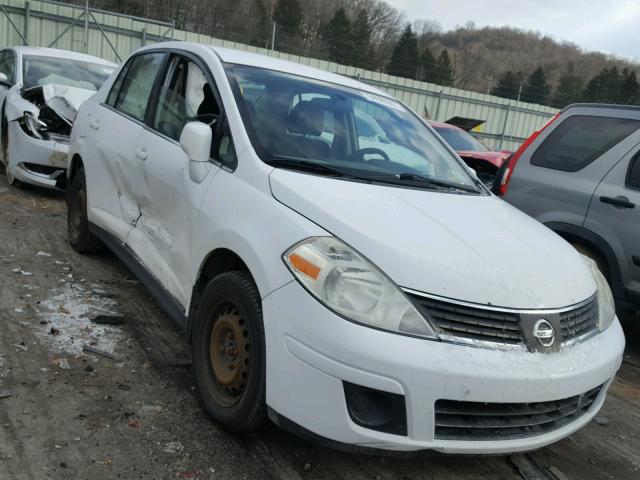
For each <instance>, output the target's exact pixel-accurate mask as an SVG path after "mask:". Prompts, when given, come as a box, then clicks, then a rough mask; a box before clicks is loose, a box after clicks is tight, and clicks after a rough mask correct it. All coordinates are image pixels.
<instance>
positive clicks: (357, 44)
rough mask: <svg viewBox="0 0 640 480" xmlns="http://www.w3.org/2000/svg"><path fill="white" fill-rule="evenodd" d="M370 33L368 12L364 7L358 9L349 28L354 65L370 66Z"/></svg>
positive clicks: (371, 31) (371, 63)
mask: <svg viewBox="0 0 640 480" xmlns="http://www.w3.org/2000/svg"><path fill="white" fill-rule="evenodd" d="M372 33H373V30H372V28H371V21H370V20H369V14H368V13H367V11H366V10H365V9H364V8H362V9H360V10H359V11H358V13H357V15H356V18H355V19H354V20H353V25H352V28H351V42H352V44H353V51H354V55H353V58H352V63H353V65H355V66H356V67H360V68H372V65H373V62H372V59H371V54H372V53H373V52H372V48H371V35H372Z"/></svg>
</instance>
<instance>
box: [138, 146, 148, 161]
mask: <svg viewBox="0 0 640 480" xmlns="http://www.w3.org/2000/svg"><path fill="white" fill-rule="evenodd" d="M148 155H149V154H148V153H147V151H146V150H145V149H144V148H136V157H138V158H139V159H140V160H146V159H147V156H148Z"/></svg>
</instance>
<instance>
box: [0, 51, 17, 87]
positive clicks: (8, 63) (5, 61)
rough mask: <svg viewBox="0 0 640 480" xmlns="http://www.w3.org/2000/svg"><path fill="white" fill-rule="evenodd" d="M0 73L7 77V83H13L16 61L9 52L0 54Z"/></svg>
mask: <svg viewBox="0 0 640 480" xmlns="http://www.w3.org/2000/svg"><path fill="white" fill-rule="evenodd" d="M0 73H4V74H5V75H6V76H7V79H8V81H9V83H13V82H14V81H15V74H16V59H15V56H14V54H13V52H12V51H11V50H4V51H3V52H0Z"/></svg>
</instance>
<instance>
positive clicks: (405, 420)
mask: <svg viewBox="0 0 640 480" xmlns="http://www.w3.org/2000/svg"><path fill="white" fill-rule="evenodd" d="M363 119H364V120H365V121H366V120H368V121H369V123H370V124H372V125H373V127H371V125H370V126H369V128H367V126H366V125H364V124H363V122H362V120H363ZM372 120H373V121H375V124H373V123H372ZM374 137H375V138H374ZM69 158H70V159H71V161H70V165H69V171H68V175H67V176H68V179H69V180H68V182H69V188H68V189H67V192H68V193H67V205H68V216H67V219H68V225H67V228H68V236H69V243H70V244H71V246H72V247H73V248H74V249H75V250H76V251H78V252H81V253H90V252H94V251H96V250H99V249H100V248H102V247H104V246H105V245H106V246H107V247H109V248H110V249H111V250H113V251H114V252H115V253H116V254H117V255H118V256H120V258H121V259H122V260H123V261H124V262H125V263H126V264H127V266H128V267H129V268H130V269H131V270H132V271H133V272H134V273H135V274H136V275H137V276H138V278H139V279H140V280H141V282H143V283H144V284H145V285H146V286H147V287H148V288H149V289H150V291H151V293H153V294H154V295H155V296H156V298H157V299H158V301H159V302H160V304H161V305H162V306H163V307H164V308H165V309H166V310H167V312H168V313H169V314H170V315H171V316H172V317H173V318H174V319H175V320H176V322H178V324H179V325H181V326H183V327H184V329H185V332H186V333H187V336H188V339H189V341H190V343H191V349H192V355H193V370H194V373H195V377H196V384H197V386H198V391H199V393H200V396H201V398H202V402H203V405H204V407H205V409H206V411H207V413H209V415H210V416H211V417H212V418H213V419H215V420H216V422H218V424H220V425H221V426H223V427H224V428H226V429H228V430H231V431H251V430H255V429H256V428H258V427H259V426H260V424H261V423H262V422H263V421H265V420H266V418H267V417H268V418H270V419H271V420H273V421H274V422H276V423H277V424H278V425H280V426H282V427H283V428H286V429H289V430H292V431H294V432H296V433H297V434H300V435H303V436H307V437H310V438H313V439H316V440H319V441H323V442H326V443H328V444H329V445H333V446H335V447H338V448H345V449H349V450H352V451H353V450H355V451H371V450H372V449H375V450H376V451H377V450H381V449H385V450H421V449H435V450H441V451H444V452H452V453H501V452H515V451H523V450H531V449H534V448H538V447H542V446H544V445H548V444H550V443H552V442H555V441H558V440H560V439H562V438H564V437H566V436H568V435H571V434H572V433H573V432H575V431H576V430H578V429H580V428H581V427H583V426H584V425H586V424H587V423H588V422H589V421H590V420H591V419H592V418H593V417H594V416H595V415H596V413H597V412H598V410H599V409H600V407H601V406H602V404H603V402H604V399H605V395H606V392H607V389H608V388H609V385H610V384H611V382H612V380H613V378H614V376H615V374H616V371H617V370H618V367H619V366H620V363H621V360H622V353H623V349H624V336H623V332H622V328H621V327H620V323H619V322H618V320H617V318H616V315H615V311H614V307H613V299H612V297H611V291H610V289H609V287H608V285H607V282H606V280H605V279H604V277H603V276H602V274H601V273H600V272H599V271H598V269H597V267H595V264H594V263H593V262H592V261H590V260H588V259H584V258H582V257H581V256H580V254H578V252H577V251H576V250H575V249H574V248H573V247H572V246H571V245H569V244H568V243H567V242H565V241H564V240H563V239H561V238H560V237H558V236H557V235H555V234H554V233H553V232H551V230H549V229H547V228H546V227H544V226H543V225H541V224H540V223H538V222H537V221H535V220H533V219H532V218H530V217H528V216H526V215H525V214H523V213H522V212H520V211H518V210H516V209H515V208H513V207H511V206H510V205H508V204H507V203H505V202H503V201H501V200H500V199H498V198H496V197H495V196H493V195H492V194H491V193H490V192H489V191H488V189H487V188H486V187H485V186H484V185H483V184H482V183H481V182H480V181H479V180H478V179H477V178H476V177H475V175H474V174H473V173H472V172H471V170H470V169H469V168H468V167H467V166H466V165H465V164H464V163H463V161H462V160H461V159H460V157H458V156H457V155H456V153H455V152H454V151H453V150H452V149H451V147H449V146H448V145H447V144H446V143H445V142H444V140H443V139H442V138H441V137H440V136H439V135H437V134H436V133H435V132H434V130H433V129H432V128H431V127H429V126H428V125H427V124H426V123H425V122H424V121H423V120H422V119H421V118H420V117H419V116H418V115H416V114H415V112H412V111H411V110H409V109H408V108H406V107H405V106H404V105H403V104H402V103H400V102H398V101H397V100H395V99H393V98H392V97H390V96H389V95H387V94H386V93H384V92H381V91H379V90H377V89H375V88H373V87H371V86H368V85H364V84H362V83H360V82H356V81H355V80H352V79H349V78H345V77H341V76H339V75H334V74H331V73H328V72H323V71H321V70H316V69H313V68H310V67H308V66H304V65H297V64H294V63H290V62H285V61H282V60H278V59H274V58H269V57H264V56H260V55H256V54H252V53H248V52H238V51H234V50H227V49H224V48H213V47H211V46H207V45H197V44H191V43H182V42H167V43H161V44H157V45H153V46H149V47H145V48H143V49H141V50H139V51H137V52H135V53H134V54H133V55H132V56H131V57H130V58H129V59H128V60H127V61H126V62H125V64H124V65H123V67H122V68H121V69H120V71H119V72H118V73H117V74H114V75H113V76H112V78H111V79H110V80H108V81H107V82H106V83H105V84H104V86H103V87H102V88H101V89H100V91H99V92H98V93H97V94H96V95H94V96H93V97H92V98H90V99H89V100H87V101H86V102H85V103H84V104H83V105H82V107H81V108H80V110H79V112H78V118H77V120H76V123H75V124H74V126H73V130H72V134H71V145H70V151H69Z"/></svg>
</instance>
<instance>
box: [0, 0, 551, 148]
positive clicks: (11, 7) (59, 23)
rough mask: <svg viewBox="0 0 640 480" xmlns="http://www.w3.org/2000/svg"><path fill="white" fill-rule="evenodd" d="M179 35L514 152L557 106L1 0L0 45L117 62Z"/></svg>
mask: <svg viewBox="0 0 640 480" xmlns="http://www.w3.org/2000/svg"><path fill="white" fill-rule="evenodd" d="M172 38H173V39H175V40H185V41H191V42H198V43H205V44H210V45H217V46H224V47H229V48H236V49H239V50H248V51H253V52H257V53H261V54H265V55H271V56H274V57H279V58H283V59H287V60H291V61H294V62H298V63H303V64H306V65H311V66H313V67H317V68H321V69H324V70H329V71H332V72H336V73H340V74H342V75H347V76H350V77H354V78H358V79H360V80H361V81H363V82H366V83H369V84H372V85H375V86H377V87H379V88H380V89H382V90H385V91H387V92H389V93H391V94H392V95H394V96H395V97H397V98H399V99H401V100H402V101H404V102H405V103H406V104H408V105H409V106H411V107H412V108H413V109H414V110H415V111H416V112H418V113H419V114H421V115H423V116H425V117H427V118H431V119H433V120H439V121H446V120H448V119H450V118H452V117H455V116H458V117H465V118H473V119H480V120H485V123H484V124H483V125H481V126H480V127H479V129H478V130H477V131H474V132H473V133H474V134H475V135H476V136H477V137H479V138H480V139H481V140H482V141H483V142H484V143H485V144H486V145H487V146H489V147H491V148H496V149H510V150H514V149H516V148H517V146H518V145H519V144H520V143H521V142H522V141H523V140H524V139H525V138H526V137H528V136H529V134H531V133H532V132H533V131H534V130H536V129H538V128H539V127H541V126H542V125H544V123H545V122H546V121H547V120H548V119H549V118H551V117H552V116H553V115H554V114H555V113H556V110H554V109H552V108H549V107H545V106H542V105H533V104H529V103H524V102H517V101H513V100H506V99H503V98H499V97H494V96H492V95H485V94H481V93H476V92H469V91H466V90H460V89H457V88H451V87H443V86H441V85H434V84H431V83H425V82H418V81H415V80H409V79H405V78H400V77H393V76H390V75H387V74H384V73H379V72H372V71H368V70H363V69H359V68H355V67H347V66H344V65H339V64H337V63H333V62H328V61H324V60H318V59H315V58H308V57H299V56H296V55H290V54H287V53H282V52H278V51H270V50H267V49H263V48H257V47H253V46H249V45H245V44H241V43H236V42H230V41H226V40H220V39H217V38H214V37H210V36H207V35H201V34H196V33H190V32H185V31H181V30H176V29H175V28H174V24H173V23H167V22H158V21H155V20H149V19H144V18H138V17H132V16H128V15H121V14H117V13H112V12H105V11H102V10H96V9H88V10H85V8H83V7H78V6H73V5H69V4H64V3H59V2H55V1H49V0H32V1H25V0H2V4H1V6H0V47H4V46H8V45H21V44H29V45H37V46H45V47H49V46H51V47H55V48H64V49H69V50H76V51H81V52H87V53H90V54H92V55H97V56H99V57H103V58H106V59H109V60H113V61H116V62H119V61H121V59H123V58H125V57H126V56H127V55H129V54H130V53H131V52H132V51H134V50H135V49H137V48H139V47H140V46H142V45H145V44H149V43H153V42H159V41H164V40H170V39H172Z"/></svg>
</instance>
